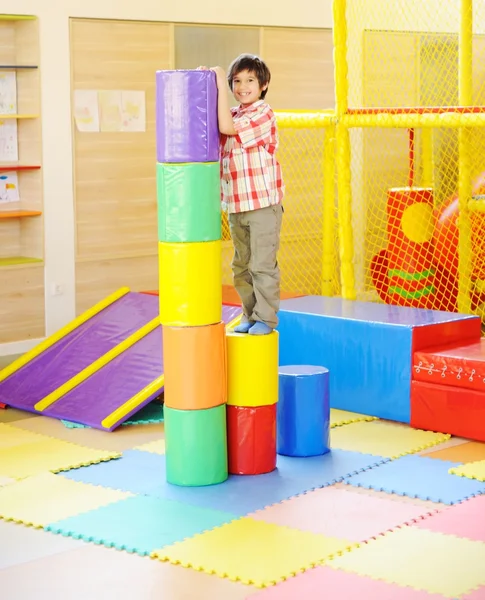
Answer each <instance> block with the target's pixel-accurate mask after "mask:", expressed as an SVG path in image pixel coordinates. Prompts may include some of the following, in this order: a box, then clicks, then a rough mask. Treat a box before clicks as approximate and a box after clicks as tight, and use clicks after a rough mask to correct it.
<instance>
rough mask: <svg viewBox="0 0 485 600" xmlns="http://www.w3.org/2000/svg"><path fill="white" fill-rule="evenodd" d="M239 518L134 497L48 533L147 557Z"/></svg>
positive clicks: (58, 524)
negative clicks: (158, 549)
mask: <svg viewBox="0 0 485 600" xmlns="http://www.w3.org/2000/svg"><path fill="white" fill-rule="evenodd" d="M154 475H155V474H154ZM235 518H236V517H235V516H234V515H233V514H231V513H228V512H221V511H217V510H211V509H206V508H200V507H198V506H188V505H184V504H181V503H180V502H175V501H173V500H164V499H161V498H153V497H151V496H134V497H132V498H126V499H124V500H120V501H119V502H115V503H113V504H108V505H107V506H103V507H102V508H99V509H96V510H92V511H89V512H86V513H83V514H80V515H77V516H75V517H70V518H68V519H63V520H62V521H57V522H56V523H50V524H49V525H47V526H46V527H45V528H44V529H46V530H47V531H52V532H53V533H59V534H62V535H66V536H71V537H73V538H77V539H83V540H85V541H88V542H94V543H96V544H102V545H104V546H107V547H108V548H111V547H112V548H117V549H118V550H126V551H127V552H133V553H136V554H140V555H142V556H145V555H147V554H150V553H151V552H153V550H156V549H157V548H161V547H163V546H166V545H169V544H173V543H175V542H179V541H183V540H184V539H185V538H188V537H191V536H193V535H195V534H197V533H203V532H204V531H207V530H210V529H213V528H214V527H218V526H220V525H223V524H224V523H229V522H231V521H232V520H234V519H235Z"/></svg>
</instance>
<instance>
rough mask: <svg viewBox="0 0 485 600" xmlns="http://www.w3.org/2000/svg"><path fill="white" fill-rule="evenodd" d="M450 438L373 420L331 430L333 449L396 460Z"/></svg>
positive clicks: (440, 434) (445, 435)
mask: <svg viewBox="0 0 485 600" xmlns="http://www.w3.org/2000/svg"><path fill="white" fill-rule="evenodd" d="M450 437H451V436H450V435H448V434H444V433H433V432H432V431H421V430H418V429H412V428H411V427H409V426H407V425H406V426H404V425H400V424H396V423H387V422H384V421H372V422H370V423H366V422H362V423H351V424H350V425H346V426H345V427H335V428H334V429H332V430H331V434H330V443H331V447H332V448H338V449H340V450H350V451H353V452H363V453H364V454H374V455H377V456H385V457H387V458H398V457H399V456H404V455H405V454H414V453H415V452H419V451H421V450H423V449H424V448H428V447H431V446H435V445H436V444H440V443H441V442H443V441H445V440H447V439H449V438H450Z"/></svg>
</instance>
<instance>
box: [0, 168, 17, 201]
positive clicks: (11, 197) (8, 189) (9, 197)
mask: <svg viewBox="0 0 485 600" xmlns="http://www.w3.org/2000/svg"><path fill="white" fill-rule="evenodd" d="M19 200H20V195H19V180H18V177H17V173H16V172H15V171H4V172H2V173H0V204H3V203H4V202H18V201H19Z"/></svg>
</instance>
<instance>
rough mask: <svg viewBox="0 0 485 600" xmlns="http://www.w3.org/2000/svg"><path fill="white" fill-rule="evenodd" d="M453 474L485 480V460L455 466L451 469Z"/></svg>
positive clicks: (450, 471)
mask: <svg viewBox="0 0 485 600" xmlns="http://www.w3.org/2000/svg"><path fill="white" fill-rule="evenodd" d="M449 473H451V475H458V476H459V477H467V478H468V479H476V480H477V481H485V460H479V461H477V462H471V463H466V464H464V465H460V466H459V467H454V468H451V469H450V470H449Z"/></svg>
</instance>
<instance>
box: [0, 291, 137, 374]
mask: <svg viewBox="0 0 485 600" xmlns="http://www.w3.org/2000/svg"><path fill="white" fill-rule="evenodd" d="M129 291H130V289H129V288H127V287H123V288H120V289H119V290H117V291H116V292H114V293H113V294H111V295H110V296H107V297H106V298H105V299H104V300H101V302H98V304H95V305H94V306H92V307H91V308H89V309H88V310H87V311H86V312H84V313H82V314H81V315H79V317H76V318H75V319H74V320H73V321H71V322H70V323H68V324H67V325H65V326H64V327H62V328H61V329H59V331H57V332H56V333H54V334H53V335H51V336H50V337H48V338H47V339H45V340H44V341H43V342H41V343H40V344H38V345H37V346H35V347H34V348H32V349H31V350H29V351H28V352H26V353H25V354H23V355H22V356H20V357H19V358H17V360H14V361H13V363H11V364H10V365H8V366H7V367H5V368H4V369H2V370H1V371H0V382H2V381H4V380H5V379H7V377H10V375H12V374H13V373H15V372H16V371H18V370H19V369H21V368H22V367H24V366H25V365H26V364H27V363H29V362H30V361H31V360H33V359H34V358H37V356H40V355H41V354H42V353H43V352H45V351H46V350H48V349H49V348H50V347H51V346H53V345H54V344H56V343H57V342H58V341H59V340H61V339H62V338H63V337H66V335H69V334H70V333H71V332H72V331H74V330H75V329H77V328H78V327H80V326H81V325H83V324H84V323H86V321H89V319H92V318H93V317H95V316H96V315H97V314H98V313H100V312H101V311H102V310H104V309H105V308H107V307H108V306H110V305H111V304H114V303H115V302H116V301H117V300H119V299H120V298H122V297H123V296H126V294H128V292H129Z"/></svg>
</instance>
